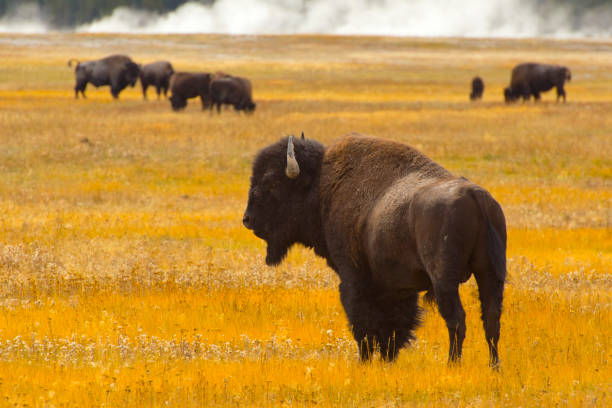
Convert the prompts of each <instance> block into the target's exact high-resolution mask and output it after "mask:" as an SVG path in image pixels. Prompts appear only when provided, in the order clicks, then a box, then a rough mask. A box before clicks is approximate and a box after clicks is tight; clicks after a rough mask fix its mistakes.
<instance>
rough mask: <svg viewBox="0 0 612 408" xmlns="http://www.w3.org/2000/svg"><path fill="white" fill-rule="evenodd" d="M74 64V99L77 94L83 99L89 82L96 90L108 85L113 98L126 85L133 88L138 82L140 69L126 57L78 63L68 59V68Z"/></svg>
mask: <svg viewBox="0 0 612 408" xmlns="http://www.w3.org/2000/svg"><path fill="white" fill-rule="evenodd" d="M73 61H74V62H76V67H75V68H74V75H75V77H76V84H75V86H74V97H75V98H78V97H79V92H80V93H81V95H82V96H83V98H85V88H86V87H87V84H88V83H89V82H91V83H92V84H93V85H94V86H95V87H96V88H97V87H99V86H103V85H110V87H111V95H113V98H115V99H117V98H119V93H120V92H121V91H122V90H123V89H125V88H126V87H127V86H128V85H129V86H132V87H133V86H134V85H135V84H136V81H137V80H138V75H139V72H140V69H139V67H138V65H137V64H136V63H135V62H134V61H132V60H131V59H130V57H128V56H126V55H111V56H108V57H106V58H102V59H99V60H95V61H86V62H79V61H77V60H76V59H74V58H73V59H70V60H69V61H68V66H69V67H70V66H72V62H73Z"/></svg>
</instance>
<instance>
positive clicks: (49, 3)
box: [0, 0, 214, 27]
mask: <svg viewBox="0 0 612 408" xmlns="http://www.w3.org/2000/svg"><path fill="white" fill-rule="evenodd" d="M188 1H190V0H0V16H4V15H6V14H7V13H11V12H12V11H15V10H16V9H17V6H23V5H24V4H28V3H29V4H36V5H38V7H39V8H40V10H41V12H42V14H43V16H44V17H45V19H46V21H48V22H49V23H50V24H51V25H52V26H55V27H74V26H77V25H79V24H84V23H89V22H91V21H94V20H97V19H99V18H101V17H105V16H108V15H110V14H111V13H112V12H113V10H114V9H116V8H117V7H122V6H123V7H131V8H134V9H140V10H149V11H155V12H159V13H164V12H168V11H172V10H175V9H176V8H177V7H179V6H180V5H182V4H184V3H187V2H188ZM191 1H194V0H191ZM196 1H197V2H198V3H202V4H211V3H214V0H196Z"/></svg>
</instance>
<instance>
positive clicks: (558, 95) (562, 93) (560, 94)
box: [557, 86, 565, 103]
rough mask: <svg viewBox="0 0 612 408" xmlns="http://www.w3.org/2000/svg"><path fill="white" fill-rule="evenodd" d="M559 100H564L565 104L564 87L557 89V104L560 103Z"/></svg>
mask: <svg viewBox="0 0 612 408" xmlns="http://www.w3.org/2000/svg"><path fill="white" fill-rule="evenodd" d="M559 98H563V103H565V89H563V87H562V86H558V87H557V102H559Z"/></svg>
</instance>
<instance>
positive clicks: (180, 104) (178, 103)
mask: <svg viewBox="0 0 612 408" xmlns="http://www.w3.org/2000/svg"><path fill="white" fill-rule="evenodd" d="M168 99H170V104H171V105H172V109H173V110H174V111H179V110H181V109H184V108H185V106H187V100H186V99H184V98H181V97H179V96H177V95H171V96H170V98H168Z"/></svg>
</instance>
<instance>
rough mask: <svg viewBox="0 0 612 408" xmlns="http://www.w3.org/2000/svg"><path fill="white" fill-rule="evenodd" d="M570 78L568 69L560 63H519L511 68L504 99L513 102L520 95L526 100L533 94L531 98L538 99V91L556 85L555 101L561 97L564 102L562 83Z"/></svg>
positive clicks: (543, 90)
mask: <svg viewBox="0 0 612 408" xmlns="http://www.w3.org/2000/svg"><path fill="white" fill-rule="evenodd" d="M571 79H572V74H571V72H570V70H569V69H568V68H567V67H564V66H561V65H547V64H535V63H525V64H519V65H517V66H516V67H514V69H513V70H512V77H511V79H510V86H509V87H507V88H505V89H504V99H505V100H506V102H514V101H516V100H517V99H519V98H520V97H522V98H523V101H528V100H529V98H530V97H531V95H533V98H534V99H535V100H536V101H539V100H540V92H546V91H548V90H550V89H551V88H553V87H556V88H557V102H558V101H559V98H560V97H563V102H565V90H564V89H563V85H564V84H565V81H566V80H567V81H570V80H571Z"/></svg>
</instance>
